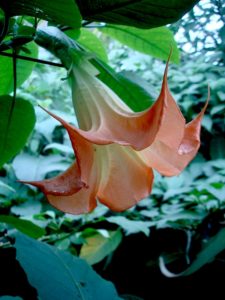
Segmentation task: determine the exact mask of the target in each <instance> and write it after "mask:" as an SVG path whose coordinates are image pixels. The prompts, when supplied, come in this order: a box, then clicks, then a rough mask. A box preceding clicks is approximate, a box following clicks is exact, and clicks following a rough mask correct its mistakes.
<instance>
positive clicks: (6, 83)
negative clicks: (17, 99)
mask: <svg viewBox="0 0 225 300" xmlns="http://www.w3.org/2000/svg"><path fill="white" fill-rule="evenodd" d="M24 50H25V49H24ZM24 50H21V51H20V52H19V54H20V55H25V56H28V57H33V58H37V56H38V47H37V45H36V44H35V43H29V44H28V45H26V50H25V51H26V52H25V51H24ZM16 65H17V68H16V69H17V70H16V71H17V82H16V83H17V87H19V86H20V85H21V84H22V83H23V82H24V81H25V80H26V79H27V78H28V77H29V76H30V74H31V72H32V70H33V67H34V66H35V63H34V62H31V61H26V60H21V59H18V60H17V64H16ZM12 90H13V60H12V58H11V57H5V56H1V55H0V95H5V94H8V93H10V92H12Z"/></svg>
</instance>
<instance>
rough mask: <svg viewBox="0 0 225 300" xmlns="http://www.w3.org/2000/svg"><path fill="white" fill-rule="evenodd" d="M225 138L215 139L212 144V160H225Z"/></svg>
mask: <svg viewBox="0 0 225 300" xmlns="http://www.w3.org/2000/svg"><path fill="white" fill-rule="evenodd" d="M224 149H225V138H224V137H215V138H213V139H212V140H211V143H210V155H211V158H212V159H219V158H225V151H224Z"/></svg>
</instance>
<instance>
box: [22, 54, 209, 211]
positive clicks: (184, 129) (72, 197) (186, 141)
mask: <svg viewBox="0 0 225 300" xmlns="http://www.w3.org/2000/svg"><path fill="white" fill-rule="evenodd" d="M90 66H92V65H91V64H90V63H89V62H88V61H87V60H84V59H83V60H81V61H80V62H79V63H77V61H76V63H74V64H73V65H72V68H71V82H72V99H73V105H74V109H75V113H76V116H77V120H78V124H79V128H76V127H74V126H72V125H71V124H69V123H67V122H66V121H65V120H63V119H61V118H60V117H58V116H56V115H54V114H53V113H51V112H48V111H47V112H48V113H49V114H50V115H51V116H52V117H54V118H55V119H56V120H58V121H59V122H60V123H61V124H62V125H63V126H64V128H65V129H66V130H67V132H68V134H69V137H70V140H71V144H72V147H73V150H74V153H75V157H76V161H75V162H74V163H73V164H72V166H71V167H70V168H69V169H67V170H66V171H65V172H64V173H62V174H60V175H59V176H57V177H54V178H52V179H47V180H43V181H35V182H26V183H29V184H32V185H34V186H36V187H38V188H40V189H41V191H42V192H43V193H44V194H45V195H46V197H47V199H48V201H49V202H50V203H51V204H52V205H53V206H54V207H56V208H58V209H59V210H62V211H64V212H68V213H72V214H81V213H88V212H90V211H92V210H93V209H94V208H95V207H96V205H97V201H99V202H101V203H103V204H104V205H106V206H107V207H109V208H110V209H112V210H114V211H123V210H126V209H128V208H130V207H132V206H133V205H135V204H136V203H137V202H138V201H140V200H141V199H143V198H144V197H146V196H148V195H149V194H150V192H151V189H152V184H153V179H154V175H153V169H155V170H157V171H158V172H159V173H160V174H162V175H165V176H174V175H177V174H179V173H180V172H181V171H182V170H183V169H184V168H185V167H186V166H187V164H188V163H189V162H190V161H191V160H192V159H193V158H194V156H195V155H196V153H197V151H198V149H199V146H200V129H201V120H202V117H203V115H204V112H205V110H206V107H207V103H208V101H207V102H206V104H205V106H204V107H203V109H202V111H201V112H200V113H199V114H198V115H197V117H196V118H195V119H194V120H192V121H191V122H189V123H187V124H186V122H185V119H184V117H183V115H182V113H181V111H180V109H179V107H178V106H177V104H176V102H175V100H174V99H173V97H172V95H171V93H170V91H169V88H168V83H167V72H168V63H167V65H166V68H165V73H164V77H163V82H162V88H161V92H160V95H159V97H158V99H157V100H156V101H155V103H154V105H153V106H151V107H150V108H149V109H147V110H145V111H143V112H139V113H134V112H133V111H132V110H131V109H130V108H129V107H128V106H127V105H126V104H125V103H124V102H123V101H122V100H121V99H120V98H119V97H118V96H117V95H116V94H115V93H114V92H113V91H112V90H111V89H110V88H109V87H108V86H106V85H105V84H104V83H103V82H101V81H100V80H99V79H98V78H97V77H96V75H97V73H96V70H95V69H94V67H93V66H92V67H90Z"/></svg>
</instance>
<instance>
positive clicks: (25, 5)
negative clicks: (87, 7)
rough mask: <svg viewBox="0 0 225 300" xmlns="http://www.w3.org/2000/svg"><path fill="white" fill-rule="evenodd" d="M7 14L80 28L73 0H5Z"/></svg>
mask: <svg viewBox="0 0 225 300" xmlns="http://www.w3.org/2000/svg"><path fill="white" fill-rule="evenodd" d="M6 2H7V6H6V8H7V12H8V13H9V14H10V15H11V16H18V15H19V16H20V15H28V16H33V17H37V18H41V19H44V20H48V21H51V22H55V23H59V24H64V25H69V26H71V27H73V28H77V27H80V26H81V15H80V12H79V9H78V7H77V5H76V1H74V0H64V1H62V0H55V1H46V0H35V1H30V0H7V1H6Z"/></svg>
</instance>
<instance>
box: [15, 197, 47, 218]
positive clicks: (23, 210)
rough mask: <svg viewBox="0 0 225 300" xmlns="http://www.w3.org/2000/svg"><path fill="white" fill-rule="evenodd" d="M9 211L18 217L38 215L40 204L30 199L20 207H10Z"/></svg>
mask: <svg viewBox="0 0 225 300" xmlns="http://www.w3.org/2000/svg"><path fill="white" fill-rule="evenodd" d="M10 211H11V213H13V214H15V215H19V216H32V215H35V214H38V213H40V211H41V203H40V201H37V200H34V199H32V198H30V199H28V200H27V201H26V202H24V203H22V204H20V205H14V206H12V207H11V209H10Z"/></svg>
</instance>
